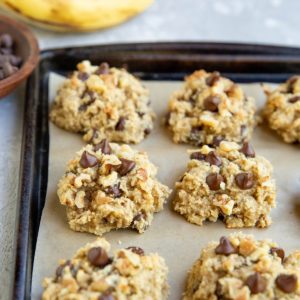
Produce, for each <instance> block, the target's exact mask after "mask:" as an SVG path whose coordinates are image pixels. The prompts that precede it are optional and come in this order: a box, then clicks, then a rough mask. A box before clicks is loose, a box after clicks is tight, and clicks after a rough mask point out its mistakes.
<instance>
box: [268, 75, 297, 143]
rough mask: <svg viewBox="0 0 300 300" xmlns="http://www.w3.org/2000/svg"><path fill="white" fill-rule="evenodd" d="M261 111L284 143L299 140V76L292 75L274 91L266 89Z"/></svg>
mask: <svg viewBox="0 0 300 300" xmlns="http://www.w3.org/2000/svg"><path fill="white" fill-rule="evenodd" d="M266 94H267V102H266V105H265V108H264V111H263V115H264V118H265V120H266V121H267V123H268V125H269V127H270V128H271V129H273V130H275V131H276V132H277V133H278V134H279V135H280V136H281V138H282V139H283V140H284V141H285V142H286V143H299V142H300V76H293V77H291V78H290V79H288V80H287V81H286V82H285V83H283V84H281V85H280V86H279V87H278V88H276V89H275V90H274V91H272V92H270V91H267V92H266Z"/></svg>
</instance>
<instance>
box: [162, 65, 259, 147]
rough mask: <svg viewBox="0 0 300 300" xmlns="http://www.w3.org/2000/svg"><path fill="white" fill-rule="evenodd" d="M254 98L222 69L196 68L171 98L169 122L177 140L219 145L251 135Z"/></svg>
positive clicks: (167, 122) (253, 119)
mask: <svg viewBox="0 0 300 300" xmlns="http://www.w3.org/2000/svg"><path fill="white" fill-rule="evenodd" d="M254 113H255V103H254V99H253V98H251V97H247V96H245V94H244V92H243V90H242V89H241V87H240V86H238V85H237V84H235V83H233V82H232V81H231V80H229V79H227V78H225V77H222V76H221V75H220V74H219V73H218V72H213V73H208V72H206V71H204V70H200V71H196V72H194V73H193V74H191V75H190V76H188V77H187V78H186V79H185V83H184V86H183V88H182V89H181V90H179V91H177V92H175V93H174V94H173V95H172V96H171V99H170V101H169V112H168V115H167V118H166V124H167V126H168V127H169V129H170V130H171V131H172V133H173V141H174V142H175V143H188V144H193V145H197V146H199V145H204V144H209V145H217V144H218V143H219V142H220V141H221V140H224V139H225V140H228V141H234V142H242V141H246V140H249V139H250V136H251V134H252V131H253V127H254V125H255V123H256V121H255V117H254Z"/></svg>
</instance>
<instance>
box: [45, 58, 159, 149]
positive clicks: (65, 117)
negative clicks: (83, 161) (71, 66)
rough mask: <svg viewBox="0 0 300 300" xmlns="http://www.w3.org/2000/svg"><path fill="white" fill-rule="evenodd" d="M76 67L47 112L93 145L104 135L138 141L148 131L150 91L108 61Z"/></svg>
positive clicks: (104, 136) (83, 63)
mask: <svg viewBox="0 0 300 300" xmlns="http://www.w3.org/2000/svg"><path fill="white" fill-rule="evenodd" d="M77 69H78V70H77V71H74V72H73V73H72V75H71V77H70V78H67V79H66V80H65V81H64V84H63V85H62V87H61V88H60V89H59V91H58V93H57V96H56V98H55V101H54V104H53V106H52V109H51V112H50V119H51V120H52V122H53V123H55V124H56V125H57V126H59V127H61V128H63V129H66V130H69V131H72V132H78V133H82V134H83V135H84V137H83V138H84V140H85V141H86V142H88V143H94V144H97V143H99V142H100V141H101V140H102V139H103V138H107V139H109V140H110V141H114V142H123V143H139V142H140V141H142V140H143V139H144V137H145V136H147V135H148V134H149V133H150V132H151V130H152V128H153V118H154V113H153V111H152V110H151V108H150V107H149V105H150V100H149V91H148V90H147V89H146V88H145V87H143V85H142V84H141V82H140V81H139V80H138V79H137V78H135V77H134V76H133V75H131V74H129V73H128V72H127V71H126V70H124V69H117V68H110V67H109V65H108V64H107V63H102V64H101V65H100V66H92V65H91V63H90V62H89V61H83V62H81V63H79V64H78V65H77Z"/></svg>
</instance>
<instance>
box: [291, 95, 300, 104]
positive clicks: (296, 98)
mask: <svg viewBox="0 0 300 300" xmlns="http://www.w3.org/2000/svg"><path fill="white" fill-rule="evenodd" d="M299 100H300V96H294V97H292V98H291V99H289V102H290V103H296V102H298V101H299Z"/></svg>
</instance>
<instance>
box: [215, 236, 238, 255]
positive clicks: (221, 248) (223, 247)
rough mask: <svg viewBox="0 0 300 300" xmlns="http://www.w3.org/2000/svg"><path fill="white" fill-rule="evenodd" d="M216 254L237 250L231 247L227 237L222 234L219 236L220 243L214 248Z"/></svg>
mask: <svg viewBox="0 0 300 300" xmlns="http://www.w3.org/2000/svg"><path fill="white" fill-rule="evenodd" d="M215 253H216V254H221V255H230V254H234V253H237V250H236V249H235V248H234V247H233V245H232V244H231V242H230V241H229V239H228V238H227V237H225V236H222V237H221V238H220V243H219V245H218V246H217V247H216V249H215Z"/></svg>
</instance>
